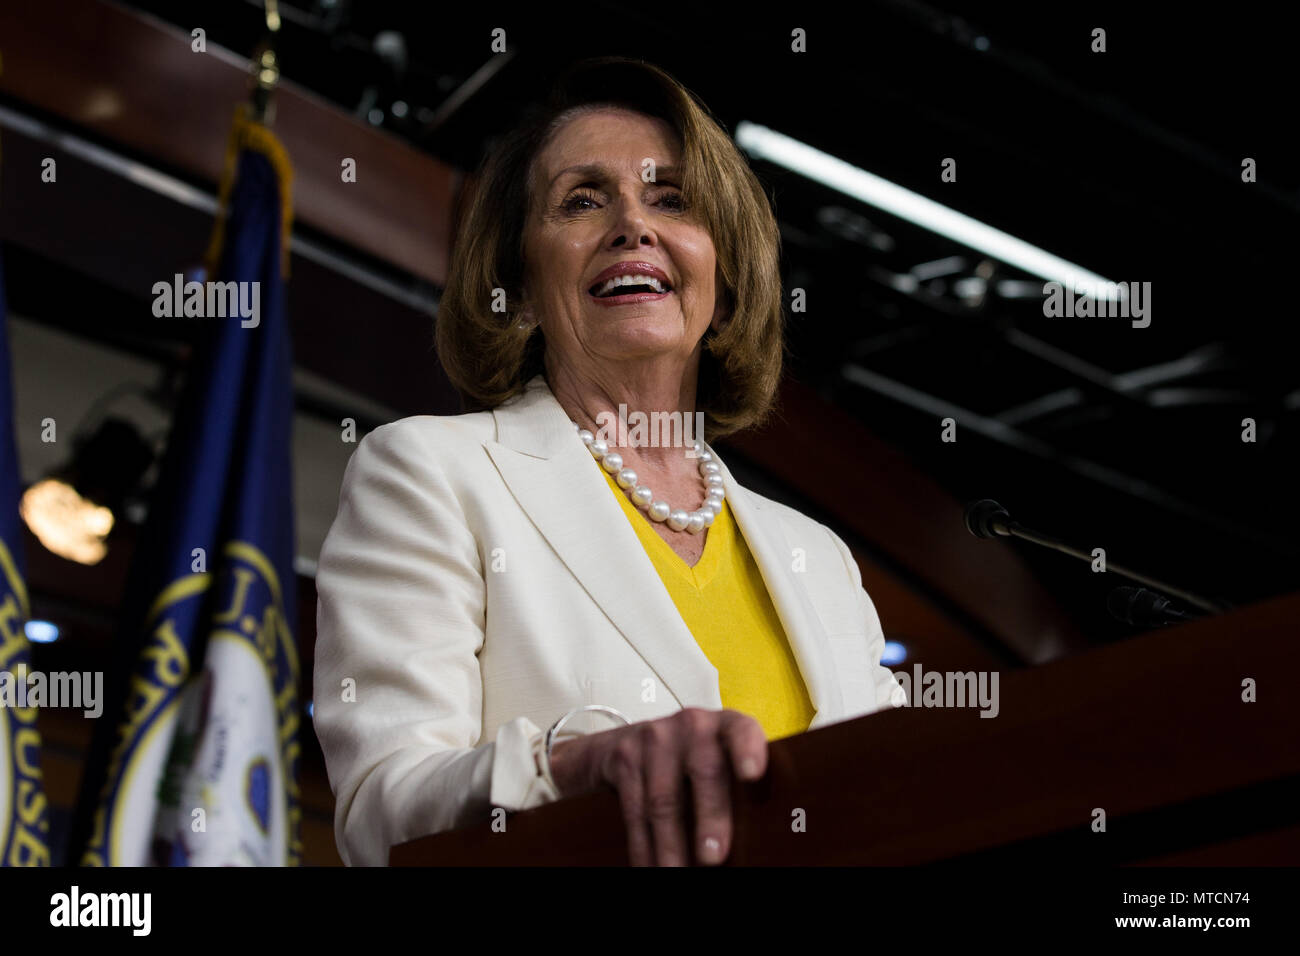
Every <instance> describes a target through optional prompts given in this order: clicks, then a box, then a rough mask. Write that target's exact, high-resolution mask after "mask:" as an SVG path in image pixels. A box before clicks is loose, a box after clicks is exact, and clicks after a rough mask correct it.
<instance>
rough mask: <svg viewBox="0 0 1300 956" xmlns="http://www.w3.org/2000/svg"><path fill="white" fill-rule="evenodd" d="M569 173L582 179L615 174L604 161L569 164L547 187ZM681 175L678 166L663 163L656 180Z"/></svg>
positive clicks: (656, 169)
mask: <svg viewBox="0 0 1300 956" xmlns="http://www.w3.org/2000/svg"><path fill="white" fill-rule="evenodd" d="M569 173H574V174H576V175H577V176H578V177H579V178H580V179H595V180H598V181H603V180H606V179H609V178H611V177H612V176H614V175H615V174H614V173H612V172H611V171H610V168H609V167H608V166H606V165H604V164H603V163H586V164H584V165H581V166H567V167H565V168H564V169H561V170H560V171H559V172H558V173H556V174H555V176H554V177H552V179H551V182H550V184H549V186H548V187H547V188H548V189H550V188H554V186H555V184H556V183H557V182H558V181H559V180H560V177H562V176H565V175H567V174H569ZM680 176H681V170H680V169H679V168H678V167H677V166H671V165H669V166H662V165H661V166H656V167H655V180H659V179H663V178H671V179H678V178H680Z"/></svg>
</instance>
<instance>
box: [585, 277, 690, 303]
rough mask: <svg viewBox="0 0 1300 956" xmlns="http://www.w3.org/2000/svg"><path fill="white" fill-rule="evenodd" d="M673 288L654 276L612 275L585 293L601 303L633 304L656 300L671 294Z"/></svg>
mask: <svg viewBox="0 0 1300 956" xmlns="http://www.w3.org/2000/svg"><path fill="white" fill-rule="evenodd" d="M672 292H673V289H672V286H670V285H669V284H668V283H667V282H664V281H663V280H662V279H657V278H655V277H654V276H645V275H624V276H614V278H612V279H607V280H606V281H604V282H598V283H597V284H596V285H594V286H592V287H591V288H590V289H588V290H587V294H588V295H590V296H591V297H592V298H593V299H595V300H596V301H597V302H599V303H600V304H601V305H633V304H635V303H638V302H657V301H658V300H660V299H666V298H668V296H670V295H672Z"/></svg>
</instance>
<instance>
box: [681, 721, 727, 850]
mask: <svg viewBox="0 0 1300 956" xmlns="http://www.w3.org/2000/svg"><path fill="white" fill-rule="evenodd" d="M719 717H720V715H719V714H717V713H714V712H711V711H707V710H687V711H683V712H682V716H681V720H682V722H683V723H684V724H685V725H686V731H687V733H688V735H689V736H688V737H687V746H686V752H685V760H684V764H685V765H684V768H683V769H684V770H685V773H686V776H687V777H688V778H689V779H690V781H691V793H692V795H693V797H694V804H695V807H694V809H695V857H696V859H697V860H699V861H700V862H701V863H706V864H715V863H721V862H722V861H723V860H725V859H726V857H727V853H728V851H729V850H730V849H731V779H730V778H731V769H730V767H728V766H727V753H726V751H725V750H724V749H723V746H722V741H721V740H720V739H719V736H718V731H719V728H720V727H721V726H722V721H721V720H720V719H719Z"/></svg>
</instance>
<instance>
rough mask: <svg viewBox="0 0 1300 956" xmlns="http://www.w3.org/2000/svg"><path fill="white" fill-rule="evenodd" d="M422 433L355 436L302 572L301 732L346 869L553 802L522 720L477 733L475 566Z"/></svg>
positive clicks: (530, 728)
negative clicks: (306, 589)
mask: <svg viewBox="0 0 1300 956" xmlns="http://www.w3.org/2000/svg"><path fill="white" fill-rule="evenodd" d="M436 435H437V430H436V429H432V428H429V427H428V426H427V424H426V425H424V426H422V427H419V428H415V427H410V426H406V425H403V423H401V422H394V423H392V424H389V425H384V426H382V427H380V428H378V429H376V430H375V431H373V432H371V433H370V434H369V435H367V436H365V438H363V439H362V441H361V443H360V444H359V445H358V446H357V448H356V450H355V451H354V452H353V454H352V458H351V460H350V461H349V462H348V466H347V469H346V471H345V473H344V477H343V484H342V489H341V491H340V494H339V510H338V514H337V516H336V517H335V519H334V523H333V525H332V526H331V527H330V531H329V534H328V535H327V536H326V539H325V543H324V545H323V547H322V549H321V554H320V561H319V564H318V567H317V574H316V589H317V594H318V600H317V609H316V628H317V631H316V657H315V666H314V672H313V677H314V685H315V686H314V691H313V723H314V726H315V729H316V735H317V737H318V738H319V740H320V744H321V749H322V751H323V752H324V755H325V764H326V769H327V771H328V774H329V780H330V788H331V789H332V790H333V791H334V797H335V811H334V814H335V816H334V833H335V840H336V842H337V844H338V848H339V854H340V855H341V856H342V858H343V861H344V863H346V864H348V865H363V866H378V865H386V864H387V861H388V851H389V848H390V847H391V846H393V845H394V844H397V843H402V842H405V841H407V840H411V839H414V838H416V837H419V836H423V835H425V834H429V833H435V832H438V831H440V830H445V829H451V828H454V827H458V826H464V825H466V824H469V823H473V822H475V821H479V820H486V819H488V818H489V816H490V813H491V808H492V807H494V806H495V807H501V808H504V809H506V810H522V809H527V808H529V807H533V806H538V805H540V804H542V803H546V802H549V801H551V800H555V799H557V798H558V795H557V794H556V792H555V790H554V788H553V787H551V786H550V785H549V784H548V783H546V781H545V780H544V779H543V778H541V777H540V776H538V774H537V768H536V764H535V762H534V754H535V747H536V746H537V744H538V742H539V741H540V739H541V736H542V732H541V730H540V729H539V728H538V727H537V726H535V725H534V724H533V723H532V721H530V720H528V719H527V718H525V717H519V718H516V719H515V720H513V721H510V722H509V723H506V724H503V725H502V726H501V727H500V728H499V729H498V730H497V732H496V734H495V735H493V739H492V740H488V741H482V742H480V740H479V738H480V736H481V734H482V704H483V683H482V677H481V674H480V671H479V661H478V653H479V651H480V650H481V648H482V647H483V641H484V636H485V632H484V628H485V600H486V598H485V585H484V580H483V568H482V561H481V555H480V551H479V547H478V543H477V541H476V540H475V537H474V535H473V533H472V531H471V529H470V527H469V526H468V524H467V522H466V519H465V515H464V512H463V510H462V508H461V507H460V505H459V503H458V500H457V497H456V494H455V492H454V489H453V488H452V486H451V485H450V484H449V482H448V481H447V479H446V476H445V474H444V472H443V469H442V468H441V467H440V466H439V464H438V462H439V454H440V451H441V453H443V454H445V451H442V450H440V449H439V448H438V447H436V446H437V445H438V444H439V442H438V441H437V439H436Z"/></svg>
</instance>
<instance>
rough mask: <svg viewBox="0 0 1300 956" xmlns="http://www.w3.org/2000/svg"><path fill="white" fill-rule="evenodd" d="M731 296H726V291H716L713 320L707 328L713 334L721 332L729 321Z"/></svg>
mask: <svg viewBox="0 0 1300 956" xmlns="http://www.w3.org/2000/svg"><path fill="white" fill-rule="evenodd" d="M731 313H732V307H731V296H729V295H728V294H727V290H726V289H719V290H718V297H717V301H716V303H715V304H714V306H713V318H712V319H711V320H710V321H709V328H711V329H712V330H713V331H714V332H721V331H722V330H723V329H725V328H726V327H727V323H729V322H730V321H731Z"/></svg>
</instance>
